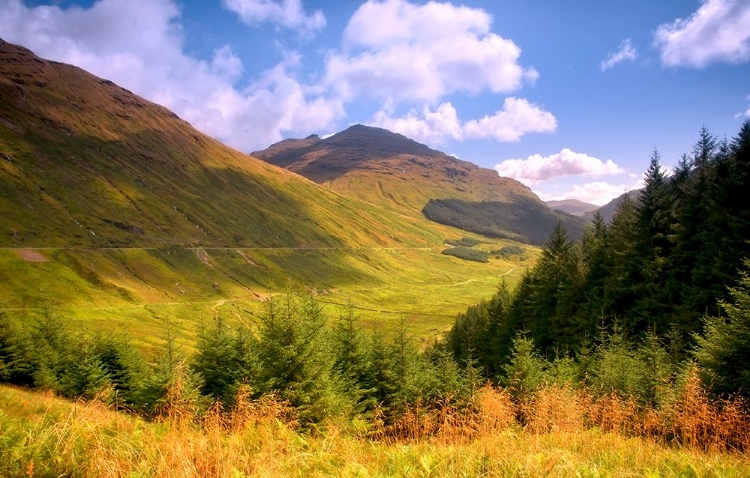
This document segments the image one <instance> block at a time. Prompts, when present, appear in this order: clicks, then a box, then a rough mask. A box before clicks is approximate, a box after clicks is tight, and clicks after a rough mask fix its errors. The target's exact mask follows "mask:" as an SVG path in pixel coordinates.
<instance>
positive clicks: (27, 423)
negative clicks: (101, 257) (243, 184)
mask: <svg viewBox="0 0 750 478" xmlns="http://www.w3.org/2000/svg"><path fill="white" fill-rule="evenodd" d="M694 392H695V391H694ZM691 400H692V401H691ZM0 404H2V405H1V406H0V430H1V431H0V474H2V475H3V476H26V477H32V476H79V477H88V476H91V477H94V476H96V477H150V476H154V477H156V476H159V477H225V476H235V477H242V476H269V477H270V476H350V477H370V476H373V477H374V476H403V477H407V476H423V477H429V476H508V477H510V476H514V477H517V476H523V477H536V476H540V477H541V476H544V477H568V476H584V477H604V476H648V477H688V476H689V477H743V476H748V474H750V459H748V456H747V455H746V452H743V451H740V450H737V449H735V448H732V447H727V446H725V443H719V442H711V441H710V440H709V441H706V440H704V439H700V438H699V436H698V435H697V434H694V433H693V432H695V431H696V430H700V429H701V427H704V426H705V425H707V423H706V422H705V421H704V420H705V419H707V417H706V415H705V413H708V412H710V411H711V410H713V411H715V409H712V408H711V407H709V408H708V409H705V408H704V409H703V411H702V412H701V413H696V412H698V411H699V410H698V409H697V408H695V409H691V408H690V407H691V406H698V405H699V404H702V405H700V406H703V405H705V402H702V401H701V400H700V396H699V394H698V395H693V396H692V397H686V401H684V402H682V405H681V407H682V408H679V407H677V408H675V409H674V410H673V412H674V413H675V414H674V415H673V416H672V417H673V419H674V418H675V417H677V420H681V421H674V420H673V421H672V422H670V423H671V425H670V426H671V427H672V428H671V430H672V432H671V434H670V433H655V432H654V431H653V430H652V431H650V432H649V431H646V430H645V429H644V428H643V426H642V425H643V423H644V422H643V420H642V419H643V417H644V416H645V415H643V414H636V413H633V412H632V410H631V411H630V412H628V407H627V403H626V402H625V401H621V400H617V399H611V400H604V401H601V402H598V404H597V403H592V402H591V401H590V400H588V399H587V398H586V396H585V394H581V393H577V392H573V391H571V390H569V389H564V388H555V387H552V388H548V389H545V390H543V391H542V392H541V393H540V394H539V398H538V399H537V401H536V402H534V403H533V406H531V407H529V408H526V409H525V411H524V412H523V414H522V417H523V421H519V420H518V418H517V417H519V415H518V412H519V410H518V409H517V408H516V405H515V404H514V403H513V402H512V401H511V400H510V398H509V396H508V394H507V393H506V392H504V391H502V390H498V389H494V388H489V387H485V388H483V389H481V390H480V391H478V392H477V394H476V400H475V403H474V406H475V408H473V409H472V410H471V411H468V412H467V411H464V412H458V411H457V410H456V409H454V408H452V407H451V406H450V405H449V404H448V403H446V404H445V406H444V407H442V408H440V409H436V410H434V411H432V412H429V413H428V412H424V411H423V412H421V413H419V412H418V410H416V409H412V410H411V411H410V412H407V413H404V415H403V416H402V418H401V423H400V425H399V426H397V427H390V428H386V427H383V426H379V424H378V422H377V420H376V421H374V422H372V423H369V424H368V423H365V422H358V421H353V422H347V423H342V422H336V421H330V422H328V423H323V424H321V425H320V426H319V427H318V428H316V429H315V430H313V431H310V430H305V431H302V430H300V429H299V426H298V423H297V422H296V421H295V416H294V411H293V410H291V409H289V408H288V407H287V406H285V404H284V403H283V402H281V401H278V400H275V399H273V397H266V398H262V399H260V400H246V401H240V402H238V405H237V406H235V407H234V408H233V409H232V410H228V411H221V410H220V408H218V407H214V408H212V409H211V410H209V411H208V412H207V413H206V414H204V415H202V416H200V417H198V416H196V415H194V414H193V412H191V409H190V408H189V407H186V406H183V407H174V408H173V409H172V410H171V411H170V412H169V413H168V414H167V415H165V416H164V417H162V418H161V419H159V420H157V421H153V422H148V421H145V420H143V419H142V418H138V417H136V416H134V415H130V414H127V413H122V412H116V411H113V410H112V409H111V405H110V406H107V405H106V404H104V403H102V402H100V401H97V400H94V401H89V402H82V401H79V402H73V403H71V402H67V401H63V400H61V399H58V398H55V397H53V396H51V395H49V394H35V393H31V392H28V391H24V390H19V389H16V388H11V387H0ZM415 417H419V418H418V419H415ZM727 417H728V416H727V415H725V416H724V419H725V420H724V429H725V430H729V428H730V427H731V426H732V424H733V423H734V425H737V422H736V420H737V419H738V418H737V417H734V419H733V420H735V421H734V422H732V421H731V420H728V419H727ZM712 418H716V417H712ZM652 420H655V418H654V417H652ZM744 420H745V421H744V423H743V424H744V425H745V428H744V429H741V430H739V433H740V434H739V435H736V436H735V438H736V439H741V440H744V444H745V447H746V446H747V444H748V443H749V442H748V440H749V437H748V429H747V427H746V425H747V417H744ZM636 423H639V425H638V426H635V425H636ZM654 423H656V422H654ZM662 423H663V424H666V423H667V422H662ZM714 425H715V426H716V427H721V426H722V425H721V424H720V423H715V424H714ZM639 430H640V431H639ZM679 430H681V431H679ZM675 431H678V432H677V434H675V433H674V432H675ZM736 431H737V430H735V432H736ZM680 433H681V434H680ZM735 443H736V442H735ZM745 449H746V448H745Z"/></svg>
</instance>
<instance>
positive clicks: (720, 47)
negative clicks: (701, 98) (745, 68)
mask: <svg viewBox="0 0 750 478" xmlns="http://www.w3.org/2000/svg"><path fill="white" fill-rule="evenodd" d="M655 43H656V46H657V47H658V48H659V49H660V50H661V61H662V64H664V65H665V66H687V67H693V68H703V67H705V66H707V65H709V64H711V63H720V62H723V63H741V62H745V61H748V60H750V2H748V0H703V4H702V5H701V7H700V8H699V9H698V10H697V11H696V12H695V13H693V14H692V15H691V16H690V17H689V18H686V19H682V18H678V19H677V20H675V21H673V22H671V23H665V24H663V25H660V26H659V28H658V29H657V30H656V34H655Z"/></svg>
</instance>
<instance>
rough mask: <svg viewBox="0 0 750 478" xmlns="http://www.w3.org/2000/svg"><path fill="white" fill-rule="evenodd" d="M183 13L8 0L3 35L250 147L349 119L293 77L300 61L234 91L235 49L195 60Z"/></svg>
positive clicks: (3, 3)
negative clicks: (185, 36) (135, 31)
mask: <svg viewBox="0 0 750 478" xmlns="http://www.w3.org/2000/svg"><path fill="white" fill-rule="evenodd" d="M179 17H180V10H179V8H178V6H177V5H176V4H175V3H174V2H173V1H172V0H101V1H98V2H96V3H94V4H93V5H92V6H91V7H90V8H80V7H71V8H68V9H61V8H59V7H57V6H40V7H33V8H28V7H26V6H24V5H23V4H22V3H21V1H20V0H0V37H3V38H4V39H5V40H6V41H9V42H12V43H19V44H22V45H24V46H26V47H27V48H29V49H31V50H32V51H34V52H35V53H36V54H38V55H39V56H42V57H44V58H50V59H53V60H57V61H62V62H65V63H72V64H74V65H77V66H79V67H81V68H83V69H85V70H87V71H90V72H92V73H93V74H95V75H97V76H100V77H104V78H107V79H110V80H112V81H114V82H116V83H117V84H119V85H122V86H123V87H125V88H128V89H130V90H132V91H134V92H135V93H137V94H139V95H141V96H143V97H145V98H147V99H149V100H151V101H154V102H156V103H159V104H161V105H164V106H166V107H167V108H169V109H171V110H172V111H174V112H175V113H177V114H178V115H179V116H181V117H182V118H184V119H186V120H187V121H189V122H190V123H192V124H193V125H194V126H195V127H197V128H198V129H200V130H202V131H203V132H205V133H207V134H209V135H212V136H214V137H216V138H218V139H220V140H222V141H224V142H226V143H227V144H229V145H231V146H233V147H235V148H238V149H241V150H244V151H251V150H253V149H257V148H261V147H266V146H267V145H268V144H270V143H272V142H274V141H278V140H280V139H282V131H291V132H301V133H309V132H312V131H318V130H320V129H324V128H327V127H329V126H330V125H331V124H332V123H333V122H334V121H335V120H336V119H338V118H340V117H342V116H343V115H344V111H343V103H342V102H341V100H339V99H336V98H330V97H328V96H325V95H324V94H321V93H320V92H319V90H317V89H315V88H314V87H312V86H308V85H305V84H302V83H300V82H299V81H297V80H296V79H295V75H294V68H295V67H296V58H295V57H294V56H293V55H290V56H288V57H287V59H285V60H284V61H282V62H281V63H280V64H278V65H277V66H276V67H274V68H272V69H270V70H268V71H266V72H264V73H262V74H261V76H260V79H259V80H258V81H255V82H253V83H251V84H250V85H248V86H246V87H241V86H238V85H236V81H237V79H238V78H239V76H240V75H241V74H242V71H243V67H242V62H241V61H240V59H239V58H238V57H237V56H236V55H235V54H234V53H233V52H232V50H231V48H229V47H223V48H220V49H218V50H217V51H215V52H214V55H213V58H212V60H211V61H210V62H207V61H203V60H199V59H196V58H194V57H191V56H189V55H188V54H186V53H185V51H184V39H183V33H182V27H181V25H180V23H179ZM134 28H137V29H138V34H137V35H134V34H133V29H134Z"/></svg>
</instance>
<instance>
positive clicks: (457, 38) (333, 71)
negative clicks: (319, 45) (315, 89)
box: [326, 0, 539, 102]
mask: <svg viewBox="0 0 750 478" xmlns="http://www.w3.org/2000/svg"><path fill="white" fill-rule="evenodd" d="M373 19H377V21H373ZM491 23H492V18H491V16H490V15H489V14H488V13H487V12H485V11H484V10H481V9H475V8H469V7H465V6H454V5H452V4H450V3H437V2H428V3H426V4H424V5H415V4H412V3H409V2H407V1H405V0H385V1H382V2H380V1H374V0H370V1H368V2H366V3H365V4H363V5H362V6H360V7H359V8H358V9H357V11H356V12H355V13H354V15H353V16H352V17H351V19H350V20H349V23H348V25H347V27H346V30H345V31H344V50H343V51H342V52H337V53H332V54H330V55H329V56H328V58H327V61H326V82H327V83H328V84H329V85H331V86H332V87H334V88H336V89H337V90H338V91H339V92H340V94H341V95H342V96H343V97H345V98H349V97H352V96H357V95H360V94H367V95H372V96H375V97H380V98H393V99H397V100H414V101H427V102H432V101H437V100H438V99H440V98H441V97H443V96H444V95H446V94H450V93H453V92H457V91H462V92H469V93H478V92H480V91H483V90H489V91H492V92H495V93H506V92H511V91H515V90H517V89H519V88H520V87H521V86H522V85H523V84H524V83H527V82H529V83H533V82H534V81H535V80H536V79H537V77H538V76H539V75H538V73H537V72H536V70H534V69H533V68H531V67H528V68H525V67H523V66H521V65H520V64H519V63H518V59H519V57H520V55H521V49H520V48H519V47H518V46H517V45H516V44H515V43H513V42H512V41H511V40H508V39H505V38H502V37H500V36H499V35H497V34H495V33H492V32H490V26H491Z"/></svg>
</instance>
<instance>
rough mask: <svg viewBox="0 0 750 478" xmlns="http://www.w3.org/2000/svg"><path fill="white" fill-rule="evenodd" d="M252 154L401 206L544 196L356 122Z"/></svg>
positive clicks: (333, 185)
mask: <svg viewBox="0 0 750 478" xmlns="http://www.w3.org/2000/svg"><path fill="white" fill-rule="evenodd" d="M252 154H253V156H255V157H258V158H261V159H263V160H265V161H268V162H269V163H271V164H275V165H278V166H281V167H284V168H287V169H289V170H290V171H294V172H296V173H299V174H301V175H302V176H305V177H307V178H309V179H311V180H313V181H315V182H316V183H319V184H323V185H326V186H328V187H330V188H331V189H333V190H336V191H339V192H342V193H347V194H349V195H353V196H356V197H359V198H361V199H365V200H367V201H369V202H373V203H376V204H381V205H383V206H387V207H390V208H395V209H398V210H403V209H412V210H414V211H421V210H422V208H423V207H424V205H425V204H427V201H429V200H430V199H448V198H457V199H463V200H465V201H501V202H513V201H514V200H515V199H516V198H517V197H524V198H529V199H531V200H535V201H539V202H540V203H541V201H540V200H539V199H538V198H537V197H536V196H535V195H534V193H532V192H531V190H530V189H529V188H527V187H526V186H524V185H523V184H521V183H519V182H518V181H515V180H513V179H509V178H503V177H500V176H499V175H498V174H497V173H496V172H495V171H493V170H491V169H483V168H480V167H478V166H476V165H475V164H472V163H470V162H468V161H461V160H459V159H456V158H454V157H452V156H448V155H447V154H445V153H442V152H440V151H436V150H433V149H430V148H429V147H427V146H425V145H423V144H420V143H417V142H416V141H413V140H411V139H409V138H407V137H405V136H403V135H400V134H397V133H392V132H390V131H388V130H385V129H382V128H374V127H369V126H363V125H354V126H351V127H349V128H348V129H346V130H344V131H342V132H340V133H337V134H335V135H333V136H331V137H329V138H326V139H320V138H317V137H308V138H306V139H303V140H286V141H282V142H280V143H277V144H275V145H272V146H271V147H269V148H268V149H265V150H263V151H256V152H254V153H252Z"/></svg>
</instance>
